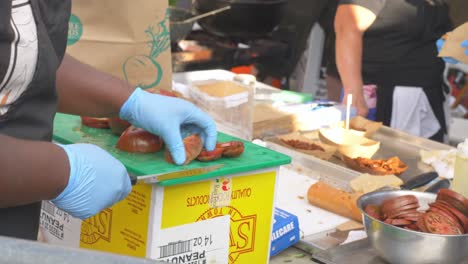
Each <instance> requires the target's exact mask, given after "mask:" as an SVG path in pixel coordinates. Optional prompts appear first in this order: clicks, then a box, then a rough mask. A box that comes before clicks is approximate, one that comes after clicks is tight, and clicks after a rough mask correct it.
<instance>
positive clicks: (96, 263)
mask: <svg viewBox="0 0 468 264" xmlns="http://www.w3.org/2000/svg"><path fill="white" fill-rule="evenodd" d="M0 263H9V264H57V263H61V264H84V263H86V264H130V263H131V264H162V263H166V262H160V261H154V260H149V259H143V258H134V257H127V256H122V255H116V254H110V253H104V252H98V251H91V250H84V249H73V248H66V247H60V246H53V245H49V244H44V243H40V242H33V241H27V240H20V239H15V238H8V237H0Z"/></svg>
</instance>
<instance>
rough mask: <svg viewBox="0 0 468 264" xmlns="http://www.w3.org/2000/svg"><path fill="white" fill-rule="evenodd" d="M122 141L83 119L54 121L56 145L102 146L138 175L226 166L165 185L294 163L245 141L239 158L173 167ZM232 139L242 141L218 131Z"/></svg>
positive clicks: (156, 155)
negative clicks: (123, 147)
mask: <svg viewBox="0 0 468 264" xmlns="http://www.w3.org/2000/svg"><path fill="white" fill-rule="evenodd" d="M118 139H119V138H118V136H116V135H113V134H112V133H111V131H110V129H97V128H90V127H86V126H83V125H81V119H80V117H79V116H75V115H65V114H57V115H56V117H55V120H54V140H55V141H56V142H58V143H61V144H71V143H91V144H95V145H97V146H100V147H101V148H103V149H105V150H107V151H108V152H109V153H110V154H111V155H113V156H114V157H115V158H117V159H118V160H120V161H121V162H122V163H123V164H124V165H125V167H126V168H127V170H128V171H129V173H131V174H134V175H136V176H145V175H152V174H159V173H168V172H175V171H180V170H186V169H193V168H200V167H207V166H212V165H217V164H224V166H223V167H221V168H219V169H217V170H214V171H211V172H208V173H204V174H200V175H196V176H191V177H186V178H180V179H172V180H167V181H163V182H160V183H158V184H160V185H163V186H169V185H174V184H181V183H188V182H193V181H199V180H204V179H209V178H213V177H218V176H226V175H230V174H234V173H242V172H248V171H253V170H258V169H264V168H271V167H276V166H280V165H283V164H288V163H290V162H291V158H290V157H289V156H286V155H284V154H281V153H278V152H276V151H273V150H270V149H267V148H264V147H261V146H258V145H255V144H253V143H250V142H248V141H244V140H242V141H243V142H244V144H245V150H244V153H243V154H242V155H241V156H239V157H237V158H221V159H219V160H215V161H210V162H200V161H196V160H195V161H192V162H191V163H190V164H188V165H184V166H178V165H173V164H169V163H167V162H166V161H165V160H164V151H159V152H156V153H151V154H135V153H128V152H124V151H121V150H118V149H117V148H115V145H116V144H117V141H118ZM231 140H240V139H238V138H235V137H232V136H229V135H226V134H223V133H219V132H218V141H219V142H225V141H231Z"/></svg>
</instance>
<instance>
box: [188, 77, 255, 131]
mask: <svg viewBox="0 0 468 264" xmlns="http://www.w3.org/2000/svg"><path fill="white" fill-rule="evenodd" d="M189 93H190V98H191V99H192V101H193V103H194V104H195V105H197V106H198V107H200V108H201V109H202V110H204V111H205V112H207V113H208V114H210V116H211V117H213V119H214V120H215V121H216V124H217V125H218V129H219V130H221V131H223V132H225V133H228V134H231V135H234V136H236V137H240V138H242V139H245V140H251V139H252V135H253V111H254V99H253V96H254V88H253V87H252V86H250V85H245V84H244V83H243V82H240V81H239V82H238V81H234V80H216V79H212V80H207V81H195V82H192V83H191V87H190V90H189Z"/></svg>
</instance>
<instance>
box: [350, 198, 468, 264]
mask: <svg viewBox="0 0 468 264" xmlns="http://www.w3.org/2000/svg"><path fill="white" fill-rule="evenodd" d="M408 194H411V195H414V196H416V197H417V198H418V201H419V203H420V205H421V207H420V208H427V207H428V203H430V202H433V201H434V200H435V198H436V195H435V194H432V193H423V192H414V191H384V192H373V193H368V194H365V195H363V196H361V197H360V198H359V199H358V207H359V209H361V211H362V212H363V220H364V226H365V228H366V233H367V237H368V239H369V241H370V244H371V245H372V247H373V248H374V249H375V250H376V251H377V252H378V254H379V255H380V256H381V257H382V258H384V259H386V260H387V261H388V262H390V263H411V264H418V263H460V262H461V261H462V260H464V259H466V258H468V235H457V236H454V235H450V236H449V235H435V234H428V233H422V232H416V231H411V230H407V229H403V228H399V227H395V226H393V225H389V224H386V223H384V222H382V221H378V220H376V219H374V218H372V217H370V216H368V215H367V214H366V213H365V212H364V210H363V208H365V207H366V205H368V204H376V205H380V204H381V203H382V202H383V201H384V200H386V199H389V198H392V197H397V196H401V195H408Z"/></svg>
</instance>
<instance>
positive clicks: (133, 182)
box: [130, 175, 138, 185]
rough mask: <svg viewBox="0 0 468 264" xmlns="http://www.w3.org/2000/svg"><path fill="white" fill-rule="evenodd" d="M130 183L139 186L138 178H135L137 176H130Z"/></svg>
mask: <svg viewBox="0 0 468 264" xmlns="http://www.w3.org/2000/svg"><path fill="white" fill-rule="evenodd" d="M130 182H131V183H132V185H135V184H137V182H138V178H137V176H135V175H130Z"/></svg>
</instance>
